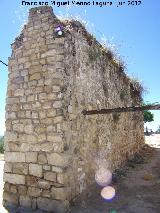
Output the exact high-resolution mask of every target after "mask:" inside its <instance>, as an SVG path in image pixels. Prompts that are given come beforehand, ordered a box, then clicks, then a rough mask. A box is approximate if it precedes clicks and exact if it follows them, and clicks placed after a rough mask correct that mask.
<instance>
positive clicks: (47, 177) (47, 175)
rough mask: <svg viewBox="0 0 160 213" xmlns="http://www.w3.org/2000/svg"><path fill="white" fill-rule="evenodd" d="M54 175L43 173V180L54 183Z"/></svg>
mask: <svg viewBox="0 0 160 213" xmlns="http://www.w3.org/2000/svg"><path fill="white" fill-rule="evenodd" d="M56 177H57V175H56V173H55V172H45V173H44V179H45V180H50V181H52V182H56Z"/></svg>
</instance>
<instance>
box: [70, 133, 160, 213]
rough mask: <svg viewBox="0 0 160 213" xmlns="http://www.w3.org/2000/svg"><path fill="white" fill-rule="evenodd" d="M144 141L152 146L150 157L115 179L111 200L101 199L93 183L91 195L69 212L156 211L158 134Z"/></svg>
mask: <svg viewBox="0 0 160 213" xmlns="http://www.w3.org/2000/svg"><path fill="white" fill-rule="evenodd" d="M146 143H147V144H149V145H151V146H152V147H156V150H155V152H154V155H153V157H151V159H149V162H148V163H144V164H139V165H136V166H135V168H134V169H130V170H129V171H128V172H127V176H126V177H123V178H121V179H120V180H118V181H117V183H116V184H115V185H114V187H115V188H116V191H117V193H116V197H115V198H114V199H113V200H112V201H111V202H107V201H104V200H103V199H102V198H101V197H100V191H101V188H99V187H95V186H94V187H93V189H92V191H91V196H90V197H88V198H87V196H86V199H85V200H79V202H77V203H76V206H75V207H73V208H72V210H71V213H160V136H159V135H158V136H157V135H154V136H150V137H147V138H146ZM158 147H159V149H158Z"/></svg>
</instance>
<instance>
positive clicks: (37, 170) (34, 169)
mask: <svg viewBox="0 0 160 213" xmlns="http://www.w3.org/2000/svg"><path fill="white" fill-rule="evenodd" d="M29 174H30V175H33V176H36V177H42V176H43V174H42V166H41V165H38V164H29Z"/></svg>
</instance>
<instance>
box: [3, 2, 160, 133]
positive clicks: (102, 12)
mask: <svg viewBox="0 0 160 213" xmlns="http://www.w3.org/2000/svg"><path fill="white" fill-rule="evenodd" d="M28 1H30V0H28ZM34 1H35V0H34ZM44 1H46V0H44ZM48 1H50V0H48ZM97 1H98V0H97ZM99 1H100V0H99ZM117 2H118V1H117V0H113V3H114V5H115V4H116V3H117ZM127 2H128V1H126V3H127ZM28 9H29V7H28V6H21V1H20V0H1V1H0V60H3V61H4V62H6V63H8V57H9V56H10V55H11V47H10V44H11V43H12V42H13V41H14V39H15V37H16V36H18V35H19V34H20V29H21V26H23V24H24V22H25V21H26V20H27V15H28V13H27V10H28ZM53 9H54V12H55V14H56V15H57V16H61V15H63V16H65V17H67V16H73V17H78V18H80V19H82V20H83V21H85V22H86V23H87V26H88V29H89V31H90V32H91V33H94V35H95V36H96V38H97V39H98V40H99V41H101V42H104V41H107V43H108V44H109V45H110V46H111V47H114V48H115V49H117V48H118V53H120V55H121V57H122V58H123V60H124V61H125V62H126V63H127V68H128V71H127V73H128V74H129V75H131V76H135V77H137V78H139V80H141V81H142V82H143V84H144V85H145V87H146V88H148V90H149V93H148V94H146V95H145V97H144V100H145V101H148V102H151V103H153V102H160V69H159V67H160V64H159V62H160V1H159V0H154V1H153V0H142V4H141V5H140V6H122V7H116V6H108V7H105V6H104V7H99V6H86V7H85V6H72V7H54V8H53ZM7 78H8V71H7V67H5V66H4V65H2V64H0V135H3V134H4V131H5V124H4V123H5V98H6V88H7ZM154 115H155V121H154V122H151V123H150V124H149V123H148V124H147V126H148V127H149V128H152V129H153V130H156V129H157V128H158V126H159V125H160V112H159V111H154Z"/></svg>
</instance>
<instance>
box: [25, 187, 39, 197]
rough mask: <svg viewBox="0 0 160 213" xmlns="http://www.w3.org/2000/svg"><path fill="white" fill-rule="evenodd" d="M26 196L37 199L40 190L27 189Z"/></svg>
mask: <svg viewBox="0 0 160 213" xmlns="http://www.w3.org/2000/svg"><path fill="white" fill-rule="evenodd" d="M28 194H29V196H32V197H39V196H40V194H41V190H40V189H39V188H35V187H29V188H28Z"/></svg>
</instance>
